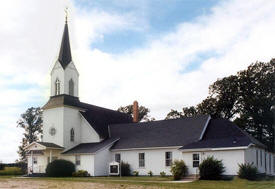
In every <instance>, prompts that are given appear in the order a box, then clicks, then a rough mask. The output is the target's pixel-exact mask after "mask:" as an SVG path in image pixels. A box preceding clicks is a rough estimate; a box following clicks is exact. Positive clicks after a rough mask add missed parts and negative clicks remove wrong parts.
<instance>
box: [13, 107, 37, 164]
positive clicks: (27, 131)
mask: <svg viewBox="0 0 275 189" xmlns="http://www.w3.org/2000/svg"><path fill="white" fill-rule="evenodd" d="M17 127H21V128H23V129H24V134H23V135H24V137H23V138H22V142H21V146H19V150H18V154H19V156H20V160H22V161H26V151H25V149H24V148H25V147H26V146H27V145H29V144H31V143H32V142H34V141H37V140H38V136H39V134H41V133H42V109H41V108H40V107H37V108H34V107H31V108H28V109H27V111H26V112H25V113H23V114H21V118H20V119H19V120H18V121H17Z"/></svg>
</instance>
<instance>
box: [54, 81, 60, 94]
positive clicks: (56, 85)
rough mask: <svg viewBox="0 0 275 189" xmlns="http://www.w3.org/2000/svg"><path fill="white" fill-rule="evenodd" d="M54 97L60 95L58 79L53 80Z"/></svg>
mask: <svg viewBox="0 0 275 189" xmlns="http://www.w3.org/2000/svg"><path fill="white" fill-rule="evenodd" d="M55 95H60V81H59V79H58V78H56V80H55Z"/></svg>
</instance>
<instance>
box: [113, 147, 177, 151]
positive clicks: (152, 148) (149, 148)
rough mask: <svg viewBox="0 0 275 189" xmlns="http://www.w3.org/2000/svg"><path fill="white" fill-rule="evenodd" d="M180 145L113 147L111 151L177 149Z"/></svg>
mask: <svg viewBox="0 0 275 189" xmlns="http://www.w3.org/2000/svg"><path fill="white" fill-rule="evenodd" d="M181 147H182V146H165V147H148V148H125V149H113V150H111V151H112V152H117V151H131V150H158V149H171V148H173V149H179V148H181Z"/></svg>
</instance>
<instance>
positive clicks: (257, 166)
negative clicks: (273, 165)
mask: <svg viewBox="0 0 275 189" xmlns="http://www.w3.org/2000/svg"><path fill="white" fill-rule="evenodd" d="M258 161H259V160H258V150H256V164H257V167H258V165H259V163H258Z"/></svg>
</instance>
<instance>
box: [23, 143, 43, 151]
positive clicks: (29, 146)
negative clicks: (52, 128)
mask: <svg viewBox="0 0 275 189" xmlns="http://www.w3.org/2000/svg"><path fill="white" fill-rule="evenodd" d="M34 144H36V145H38V146H41V147H42V148H43V150H45V149H46V146H44V145H42V144H39V143H37V142H32V143H31V144H29V145H28V146H26V147H25V148H24V149H25V150H26V149H27V148H29V147H31V146H33V145H34Z"/></svg>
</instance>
